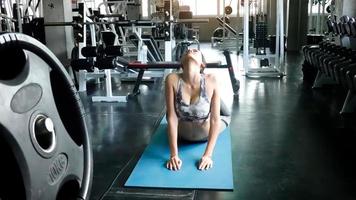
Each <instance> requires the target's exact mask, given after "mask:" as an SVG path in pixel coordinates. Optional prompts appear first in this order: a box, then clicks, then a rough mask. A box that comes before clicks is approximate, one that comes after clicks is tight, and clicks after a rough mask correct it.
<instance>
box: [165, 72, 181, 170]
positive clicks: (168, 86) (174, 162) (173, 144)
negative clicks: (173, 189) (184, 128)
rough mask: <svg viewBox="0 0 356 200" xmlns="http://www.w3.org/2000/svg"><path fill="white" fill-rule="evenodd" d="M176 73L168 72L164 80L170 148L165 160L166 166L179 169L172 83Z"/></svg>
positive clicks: (176, 124)
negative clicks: (168, 157) (167, 157)
mask: <svg viewBox="0 0 356 200" xmlns="http://www.w3.org/2000/svg"><path fill="white" fill-rule="evenodd" d="M175 82H176V75H175V74H169V75H168V76H167V77H166V82H165V95H166V106H167V116H166V118H167V122H168V142H169V149H170V153H171V155H170V159H169V161H168V162H167V168H169V169H173V170H177V169H180V167H181V165H182V161H181V160H180V159H179V157H178V144H177V143H178V118H177V114H176V112H175V109H174V101H175V99H174V98H175V95H174V87H173V86H174V83H175Z"/></svg>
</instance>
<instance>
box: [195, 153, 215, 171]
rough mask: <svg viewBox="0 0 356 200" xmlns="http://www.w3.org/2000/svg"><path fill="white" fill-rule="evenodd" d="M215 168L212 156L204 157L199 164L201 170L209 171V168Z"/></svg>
mask: <svg viewBox="0 0 356 200" xmlns="http://www.w3.org/2000/svg"><path fill="white" fill-rule="evenodd" d="M212 167H213V160H212V159H211V157H210V156H203V157H202V158H201V159H200V163H199V167H198V169H199V170H207V169H209V168H212Z"/></svg>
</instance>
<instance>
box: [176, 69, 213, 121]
mask: <svg viewBox="0 0 356 200" xmlns="http://www.w3.org/2000/svg"><path fill="white" fill-rule="evenodd" d="M183 84H184V81H183V80H182V79H181V78H179V80H178V89H177V95H176V101H175V110H176V113H177V116H178V119H179V120H181V121H191V122H204V121H205V120H206V119H208V118H209V115H210V100H209V98H208V96H207V94H206V87H205V75H204V74H202V75H201V78H200V94H199V99H198V101H197V102H194V103H192V104H190V105H189V104H187V103H185V102H184V101H183V97H182V85H183Z"/></svg>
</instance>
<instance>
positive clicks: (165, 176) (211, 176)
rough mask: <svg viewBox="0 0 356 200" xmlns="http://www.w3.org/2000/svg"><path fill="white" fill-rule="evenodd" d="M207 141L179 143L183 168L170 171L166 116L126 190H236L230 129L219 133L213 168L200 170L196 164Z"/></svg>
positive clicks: (128, 182)
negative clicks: (167, 165) (129, 188)
mask: <svg viewBox="0 0 356 200" xmlns="http://www.w3.org/2000/svg"><path fill="white" fill-rule="evenodd" d="M206 144H207V143H206V142H203V143H188V144H187V143H180V144H178V150H179V157H180V159H181V160H182V161H183V165H182V168H181V169H180V170H178V171H170V170H168V169H167V168H166V166H165V165H166V161H167V159H168V158H169V156H170V153H169V145H168V140H167V121H166V120H165V117H164V118H163V120H162V121H161V123H160V125H159V127H158V128H157V130H156V132H155V133H154V135H153V137H152V139H151V142H150V144H149V145H148V146H147V148H146V149H145V151H144V152H143V154H142V156H141V158H140V160H139V161H138V163H137V164H136V166H135V168H134V169H133V171H132V173H131V175H130V177H129V178H128V180H127V181H126V183H125V186H127V187H149V188H178V189H179V188H181V189H211V190H233V188H234V185H233V174H232V161H231V140H230V129H229V128H226V129H225V130H224V131H223V132H222V133H220V135H219V138H218V140H217V142H216V146H215V149H214V154H213V161H214V164H213V168H211V169H209V170H202V171H201V170H199V169H198V168H197V164H198V162H199V159H200V158H201V156H202V155H203V153H204V150H205V147H206Z"/></svg>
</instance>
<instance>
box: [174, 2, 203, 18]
mask: <svg viewBox="0 0 356 200" xmlns="http://www.w3.org/2000/svg"><path fill="white" fill-rule="evenodd" d="M196 1H198V0H179V6H183V5H184V6H189V8H190V11H192V12H193V15H197V9H196V8H197V6H196V5H197V2H196ZM200 1H205V0H200Z"/></svg>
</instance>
